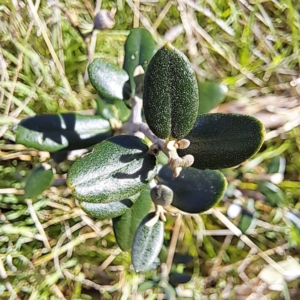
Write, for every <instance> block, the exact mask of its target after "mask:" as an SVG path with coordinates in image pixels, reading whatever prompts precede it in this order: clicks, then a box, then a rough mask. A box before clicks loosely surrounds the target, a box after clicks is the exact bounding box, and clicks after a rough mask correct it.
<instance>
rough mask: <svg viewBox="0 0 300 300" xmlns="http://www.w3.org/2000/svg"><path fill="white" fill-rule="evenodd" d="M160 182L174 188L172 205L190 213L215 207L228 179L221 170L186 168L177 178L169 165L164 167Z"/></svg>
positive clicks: (161, 170) (159, 178) (160, 171)
mask: <svg viewBox="0 0 300 300" xmlns="http://www.w3.org/2000/svg"><path fill="white" fill-rule="evenodd" d="M156 179H157V181H158V184H163V185H166V186H168V187H169V188H170V189H172V190H173V193H174V197H173V202H172V206H175V207H177V208H179V209H180V210H182V211H185V212H188V213H193V214H195V213H202V212H204V211H206V210H208V209H210V208H211V207H213V206H214V205H215V204H216V203H217V202H218V201H219V200H220V199H221V198H222V196H223V194H224V192H225V189H226V187H227V181H226V179H225V177H224V175H223V174H222V173H221V172H220V171H214V170H197V169H194V168H184V169H183V170H182V171H181V173H180V175H179V176H178V177H177V178H174V177H173V170H172V169H171V168H170V167H169V166H167V165H166V166H164V167H162V168H161V169H160V170H159V172H158V174H157V176H156Z"/></svg>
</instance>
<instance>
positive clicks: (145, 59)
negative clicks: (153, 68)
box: [123, 28, 155, 94]
mask: <svg viewBox="0 0 300 300" xmlns="http://www.w3.org/2000/svg"><path fill="white" fill-rule="evenodd" d="M154 53H155V42H154V40H153V38H152V36H151V34H150V33H149V31H147V30H146V29H144V28H134V29H132V30H131V31H130V34H129V35H128V37H127V40H126V43H125V58H124V65H123V69H124V70H126V71H127V73H128V75H129V80H130V86H131V90H132V93H133V94H134V93H135V86H136V84H135V80H134V78H133V72H134V70H135V68H136V67H137V66H139V65H141V66H142V67H143V69H144V70H146V69H147V66H148V64H149V62H150V60H151V58H152V56H153V55H154Z"/></svg>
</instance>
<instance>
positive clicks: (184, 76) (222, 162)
mask: <svg viewBox="0 0 300 300" xmlns="http://www.w3.org/2000/svg"><path fill="white" fill-rule="evenodd" d="M200 87H202V88H203V87H206V88H207V90H211V91H212V92H214V93H215V94H217V95H214V97H212V100H213V101H219V100H220V98H221V94H222V93H221V91H220V88H218V87H216V86H214V85H212V84H206V85H203V84H202V85H200ZM204 90H205V89H204ZM200 96H201V91H200ZM202 97H205V95H204V96H202ZM206 97H208V95H206ZM200 99H201V97H200ZM143 105H144V112H145V117H146V120H147V123H148V125H149V127H150V129H151V130H152V131H153V133H154V134H155V135H157V136H158V137H160V138H162V139H166V140H170V139H176V140H179V139H182V138H185V139H187V140H189V141H190V146H189V147H188V148H187V149H184V150H178V153H179V155H180V156H185V155H187V154H191V155H193V156H194V159H195V161H194V164H193V165H192V166H193V167H195V168H198V169H222V168H228V167H233V166H236V165H238V164H240V163H242V162H243V161H245V160H246V159H248V158H249V157H251V156H253V155H254V154H255V153H256V152H257V151H258V150H259V148H260V147H261V145H262V143H263V140H264V127H263V125H262V123H261V122H259V121H258V120H257V119H255V118H253V117H251V116H245V115H238V114H199V115H198V111H200V112H201V111H205V110H206V109H208V106H207V105H206V107H201V105H200V104H199V97H198V85H197V81H196V78H195V75H194V71H193V69H192V68H191V66H190V63H189V61H188V59H187V58H186V57H185V56H184V55H183V54H182V53H181V52H180V51H178V50H176V49H175V48H174V47H172V45H170V44H169V43H168V44H166V45H165V46H164V47H162V48H161V49H160V50H158V51H157V53H156V54H155V55H154V57H153V58H152V60H151V62H150V64H149V66H148V69H147V71H146V74H145V82H144V101H143ZM197 115H198V116H197Z"/></svg>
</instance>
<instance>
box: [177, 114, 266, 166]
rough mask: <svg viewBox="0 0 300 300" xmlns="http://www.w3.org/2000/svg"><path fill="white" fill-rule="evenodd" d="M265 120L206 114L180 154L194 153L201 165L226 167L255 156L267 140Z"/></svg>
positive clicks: (201, 116) (198, 121) (197, 162)
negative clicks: (188, 143) (265, 137)
mask: <svg viewBox="0 0 300 300" xmlns="http://www.w3.org/2000/svg"><path fill="white" fill-rule="evenodd" d="M264 136H265V131H264V126H263V124H262V123H261V122H260V121H258V120H257V119H256V118H254V117H251V116H246V115H239V114H219V113H216V114H204V115H199V116H198V117H197V121H196V123H195V126H194V128H193V129H192V130H191V131H190V133H189V134H188V135H187V136H186V137H185V138H186V139H188V140H189V141H190V142H191V144H190V146H189V147H188V148H187V149H184V150H178V154H179V155H180V156H184V155H186V154H192V155H193V156H194V159H195V161H194V164H193V165H192V166H193V167H194V168H197V169H223V168H229V167H233V166H236V165H238V164H240V163H242V162H243V161H245V160H247V159H248V158H250V157H251V156H253V155H254V154H255V153H256V152H257V151H258V150H259V149H260V147H261V145H262V143H263V141H264Z"/></svg>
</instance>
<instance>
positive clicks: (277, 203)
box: [257, 181, 287, 207]
mask: <svg viewBox="0 0 300 300" xmlns="http://www.w3.org/2000/svg"><path fill="white" fill-rule="evenodd" d="M257 189H258V191H260V192H261V193H262V194H264V195H265V196H266V201H267V202H268V203H269V204H270V205H271V206H272V207H282V206H284V205H285V204H287V200H286V196H285V194H284V192H283V191H282V190H281V189H280V188H279V187H278V186H277V185H275V184H273V183H271V182H269V181H259V182H258V186H257Z"/></svg>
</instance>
